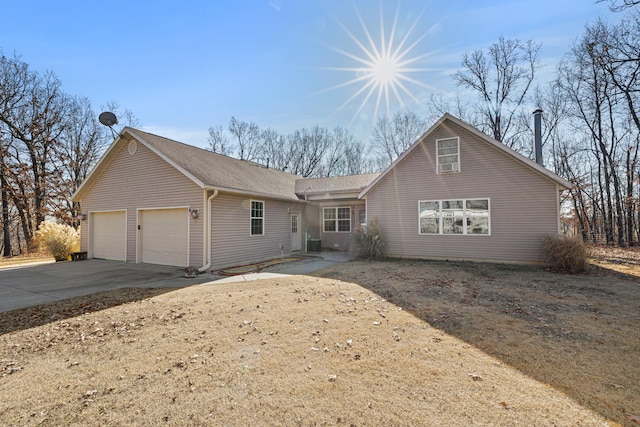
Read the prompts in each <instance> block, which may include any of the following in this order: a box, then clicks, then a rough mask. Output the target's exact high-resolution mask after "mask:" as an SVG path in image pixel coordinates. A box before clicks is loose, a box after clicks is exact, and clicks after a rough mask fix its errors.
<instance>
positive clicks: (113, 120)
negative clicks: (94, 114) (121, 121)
mask: <svg viewBox="0 0 640 427" xmlns="http://www.w3.org/2000/svg"><path fill="white" fill-rule="evenodd" d="M98 120H100V123H102V124H103V125H105V126H109V127H111V126H113V125H115V124H117V123H118V118H117V117H116V115H115V114H113V113H112V112H111V111H105V112H104V113H100V116H99V117H98Z"/></svg>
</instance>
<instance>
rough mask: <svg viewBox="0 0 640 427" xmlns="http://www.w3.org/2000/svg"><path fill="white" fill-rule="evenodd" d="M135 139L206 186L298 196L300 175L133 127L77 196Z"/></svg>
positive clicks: (99, 162) (74, 198) (197, 182)
mask: <svg viewBox="0 0 640 427" xmlns="http://www.w3.org/2000/svg"><path fill="white" fill-rule="evenodd" d="M133 140H135V141H137V142H139V143H141V144H143V145H144V146H145V147H147V148H149V149H150V150H151V151H153V152H154V153H155V154H157V155H158V156H159V157H161V158H162V159H163V160H165V161H166V162H167V163H169V164H170V165H171V166H173V167H174V168H176V169H177V170H178V171H180V172H181V173H182V174H183V175H185V176H186V177H187V178H189V179H190V180H191V181H193V182H194V183H195V184H196V185H197V186H199V187H200V188H202V189H207V188H217V189H220V190H224V191H229V192H237V193H243V194H251V195H258V196H264V197H275V198H284V199H293V200H298V198H297V196H296V195H295V183H296V180H298V179H300V177H299V176H296V175H292V174H290V173H286V172H282V171H280V170H276V169H267V168H265V167H264V166H261V165H258V164H256V163H254V162H249V161H246V160H239V159H235V158H232V157H228V156H224V155H221V154H217V153H214V152H211V151H208V150H204V149H202V148H198V147H194V146H191V145H187V144H183V143H181V142H178V141H174V140H171V139H168V138H164V137H161V136H157V135H153V134H150V133H147V132H144V131H141V130H138V129H133V128H129V127H126V128H124V129H123V130H122V132H121V133H120V135H119V136H118V138H116V140H115V141H114V142H113V143H112V144H111V145H110V146H109V148H108V149H107V151H106V152H105V154H104V155H103V156H102V157H101V158H100V160H99V161H98V163H97V164H96V166H95V167H94V168H93V170H92V171H91V173H90V174H89V176H88V177H87V178H86V179H85V181H84V182H83V183H82V185H81V186H80V188H78V190H77V191H76V193H75V194H74V195H73V200H81V199H82V198H83V197H84V195H85V194H86V192H87V191H88V190H89V189H90V188H91V186H92V184H93V183H94V182H95V180H96V179H97V178H98V176H99V175H100V173H101V171H102V170H104V168H106V167H108V165H109V163H110V162H111V161H112V160H113V158H114V157H115V156H116V154H117V153H118V152H119V150H120V149H121V148H122V147H123V146H124V145H125V144H128V143H129V142H130V141H133Z"/></svg>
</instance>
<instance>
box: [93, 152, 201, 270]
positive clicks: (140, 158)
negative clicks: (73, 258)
mask: <svg viewBox="0 0 640 427" xmlns="http://www.w3.org/2000/svg"><path fill="white" fill-rule="evenodd" d="M203 193H204V190H202V189H201V188H199V187H198V186H197V185H196V184H195V183H194V182H193V181H191V180H189V179H188V178H187V177H186V176H184V175H183V174H182V173H180V172H179V171H178V170H176V169H175V168H174V167H172V166H171V165H169V164H168V163H167V162H165V161H164V160H163V159H161V158H160V157H158V156H157V155H156V154H155V153H153V152H152V151H151V150H149V149H148V148H146V147H145V146H144V145H143V144H141V143H139V142H138V143H137V150H136V151H135V153H134V154H130V153H129V151H128V144H127V143H125V144H123V145H122V147H120V149H119V150H118V152H117V154H116V155H115V157H114V159H113V160H112V161H111V163H110V164H109V165H107V167H106V168H104V171H103V172H102V174H101V175H100V176H99V177H98V178H97V179H96V181H95V183H94V184H93V185H92V186H91V188H90V189H89V191H88V192H87V193H86V195H85V197H84V198H83V200H82V212H91V211H105V210H116V209H126V211H127V243H126V244H127V262H136V254H137V247H136V244H137V236H138V232H137V225H138V218H137V214H138V209H155V208H164V207H175V206H188V207H190V208H197V209H199V210H200V212H201V213H203V212H204V204H203ZM204 221H205V219H204V215H200V216H199V217H198V218H197V219H190V224H189V232H190V235H189V264H190V265H193V266H202V265H203V264H204V263H205V260H204V258H205V256H204V253H203V247H204V243H203V226H204ZM88 225H89V224H87V221H83V222H82V231H81V232H82V237H81V245H82V250H86V248H87V245H88V239H87V236H88V234H87V233H88V230H87V228H88Z"/></svg>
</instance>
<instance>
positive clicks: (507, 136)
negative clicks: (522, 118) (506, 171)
mask: <svg viewBox="0 0 640 427" xmlns="http://www.w3.org/2000/svg"><path fill="white" fill-rule="evenodd" d="M540 47H541V44H540V43H534V42H533V41H532V40H529V41H527V42H524V43H523V42H521V41H520V40H518V39H505V38H503V37H500V39H499V40H498V42H497V43H494V44H492V45H491V46H490V47H489V50H488V51H487V52H486V53H485V52H484V51H482V50H476V51H474V52H471V53H465V54H464V55H463V57H462V67H463V70H462V71H459V72H457V73H455V74H454V75H453V78H454V80H455V81H456V82H457V84H458V85H459V86H463V87H466V88H469V89H472V90H474V91H475V92H476V93H477V94H478V98H479V102H478V103H477V105H476V111H478V113H479V114H480V119H481V122H480V123H479V124H480V128H481V130H482V131H483V132H485V133H487V134H489V135H491V136H492V137H493V138H495V139H497V140H498V141H501V142H503V143H505V144H506V145H508V146H510V147H511V146H512V143H513V142H514V141H512V140H511V136H512V135H511V132H512V131H513V128H514V124H515V118H516V116H517V113H518V110H519V109H520V107H521V106H522V105H523V104H524V103H525V101H526V100H527V95H528V93H529V89H530V88H531V85H532V84H533V81H534V79H535V77H536V73H537V71H538V69H539V68H540V64H539V57H540Z"/></svg>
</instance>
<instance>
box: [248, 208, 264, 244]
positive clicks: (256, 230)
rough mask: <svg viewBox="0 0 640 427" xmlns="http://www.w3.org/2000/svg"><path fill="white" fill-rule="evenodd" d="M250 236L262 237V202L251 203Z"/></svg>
mask: <svg viewBox="0 0 640 427" xmlns="http://www.w3.org/2000/svg"><path fill="white" fill-rule="evenodd" d="M251 235H252V236H262V235H264V202H261V201H259V200H252V201H251Z"/></svg>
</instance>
